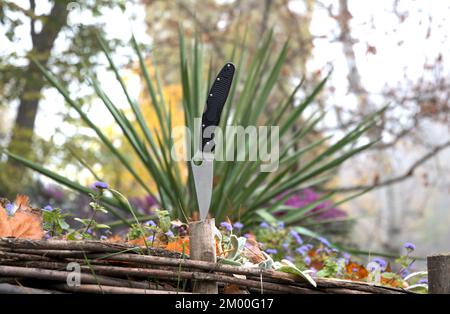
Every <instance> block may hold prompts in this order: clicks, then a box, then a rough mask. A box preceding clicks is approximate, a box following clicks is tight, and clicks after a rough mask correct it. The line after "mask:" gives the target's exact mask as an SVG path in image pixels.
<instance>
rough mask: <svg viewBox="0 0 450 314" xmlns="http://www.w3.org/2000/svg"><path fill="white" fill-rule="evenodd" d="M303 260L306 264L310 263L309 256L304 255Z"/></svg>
mask: <svg viewBox="0 0 450 314" xmlns="http://www.w3.org/2000/svg"><path fill="white" fill-rule="evenodd" d="M303 261H304V262H305V264H306V265H309V264H310V263H311V258H310V257H309V256H306V257H305V258H304V259H303Z"/></svg>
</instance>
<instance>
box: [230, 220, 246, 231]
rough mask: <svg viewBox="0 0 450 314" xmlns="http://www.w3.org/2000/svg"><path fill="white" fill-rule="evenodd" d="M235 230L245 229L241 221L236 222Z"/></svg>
mask: <svg viewBox="0 0 450 314" xmlns="http://www.w3.org/2000/svg"><path fill="white" fill-rule="evenodd" d="M233 227H234V228H236V229H238V230H241V229H242V228H244V224H243V223H242V222H240V221H236V222H235V223H234V225H233Z"/></svg>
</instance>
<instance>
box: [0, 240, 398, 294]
mask: <svg viewBox="0 0 450 314" xmlns="http://www.w3.org/2000/svg"><path fill="white" fill-rule="evenodd" d="M77 280H78V281H79V282H77ZM203 281H206V282H217V284H218V286H219V293H258V294H260V293H301V294H312V293H344V294H350V293H351V294H365V293H388V294H404V293H407V292H406V291H404V290H401V289H394V288H389V287H382V286H377V285H372V284H368V283H362V282H353V281H344V280H330V279H316V282H317V287H316V288H315V287H312V286H311V285H310V284H309V283H307V282H305V281H304V280H303V279H302V278H299V277H297V276H295V275H291V274H286V273H282V272H277V271H268V270H261V269H255V268H244V267H236V266H230V265H224V264H220V263H210V262H203V261H193V260H189V259H188V258H182V256H181V255H180V254H178V253H176V252H170V251H166V250H162V249H154V248H142V247H135V246H129V245H125V244H115V243H108V242H99V241H61V240H51V241H32V240H24V239H12V238H1V239H0V292H3V293H65V292H78V293H139V294H142V293H145V294H162V293H169V294H181V293H192V286H193V285H194V283H196V282H203ZM80 282H81V285H79V284H77V283H80Z"/></svg>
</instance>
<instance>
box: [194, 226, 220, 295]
mask: <svg viewBox="0 0 450 314" xmlns="http://www.w3.org/2000/svg"><path fill="white" fill-rule="evenodd" d="M215 227H216V225H215V220H214V218H211V219H205V220H204V221H195V222H191V223H189V252H190V253H189V255H190V258H191V260H198V261H205V262H212V263H216V243H215V240H214V228H215ZM193 285H194V287H193V292H194V293H204V294H217V293H218V288H217V282H214V281H194V282H193Z"/></svg>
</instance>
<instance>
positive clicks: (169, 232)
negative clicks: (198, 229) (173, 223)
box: [164, 230, 174, 238]
mask: <svg viewBox="0 0 450 314" xmlns="http://www.w3.org/2000/svg"><path fill="white" fill-rule="evenodd" d="M164 234H165V235H166V236H168V237H169V238H172V237H173V236H174V234H173V232H172V230H169V231H167V232H165V233H164Z"/></svg>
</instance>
